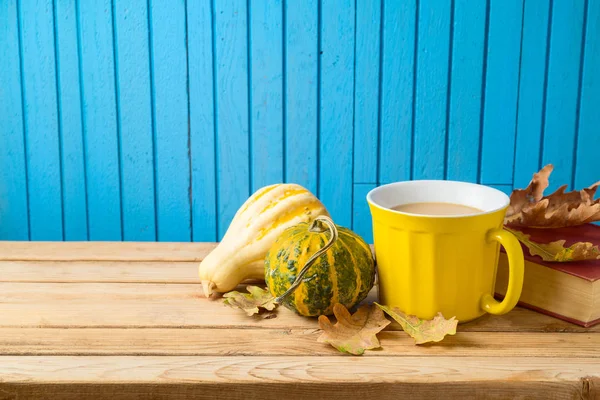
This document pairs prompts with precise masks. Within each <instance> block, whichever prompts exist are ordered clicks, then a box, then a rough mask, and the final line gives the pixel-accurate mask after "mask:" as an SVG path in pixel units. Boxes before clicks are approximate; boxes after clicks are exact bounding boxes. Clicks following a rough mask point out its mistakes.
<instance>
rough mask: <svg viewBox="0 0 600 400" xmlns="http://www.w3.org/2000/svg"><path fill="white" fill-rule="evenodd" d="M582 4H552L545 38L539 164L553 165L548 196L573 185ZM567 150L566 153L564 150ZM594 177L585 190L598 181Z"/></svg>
mask: <svg viewBox="0 0 600 400" xmlns="http://www.w3.org/2000/svg"><path fill="white" fill-rule="evenodd" d="M585 3H586V2H585V1H584V0H577V1H569V2H564V3H563V2H560V1H556V2H553V3H552V10H551V12H550V15H551V17H550V18H551V21H550V24H551V27H552V30H551V33H550V36H549V38H548V40H549V41H550V43H549V47H548V51H549V54H548V58H547V66H546V68H547V72H546V102H545V110H544V111H545V113H544V122H543V128H542V129H543V130H542V132H543V133H542V140H541V142H542V143H541V148H542V152H541V155H542V159H541V162H542V165H545V164H549V163H552V164H553V165H554V171H553V173H552V180H551V181H550V186H548V189H546V192H547V193H552V192H553V191H554V190H556V189H557V188H558V187H559V186H561V185H564V184H568V185H569V188H571V185H572V177H573V168H575V163H576V162H577V160H576V159H575V158H574V154H575V152H574V151H571V149H572V148H574V147H575V143H576V142H575V140H576V136H577V122H578V121H577V118H578V116H579V112H580V110H579V106H580V103H579V100H580V95H581V89H580V88H581V83H582V82H581V77H580V71H581V69H580V68H581V66H580V64H581V61H582V56H581V51H582V45H581V44H582V33H583V24H584V18H585V12H586V10H585ZM566 149H568V150H566ZM597 179H598V178H597V174H596V177H594V178H593V180H592V181H591V182H589V183H586V184H585V187H587V186H588V185H591V184H592V183H594V182H595V181H596V180H597Z"/></svg>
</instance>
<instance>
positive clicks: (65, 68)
mask: <svg viewBox="0 0 600 400" xmlns="http://www.w3.org/2000/svg"><path fill="white" fill-rule="evenodd" d="M76 7H77V4H76V2H75V1H55V2H54V30H55V35H56V36H55V40H56V63H57V75H56V81H57V82H56V83H57V88H58V117H59V124H60V125H59V126H60V132H59V134H60V143H61V152H60V153H61V157H62V158H61V168H62V171H61V173H62V180H63V182H68V183H69V184H68V185H63V187H62V208H63V224H64V240H87V238H88V235H87V226H88V225H87V216H86V213H87V201H86V189H85V154H84V151H83V149H84V147H83V137H82V135H81V131H82V127H83V125H82V124H83V121H82V104H81V86H80V83H81V80H80V74H81V71H80V70H79V53H78V47H77V46H78V45H77V43H78V32H77V18H76ZM2 54H6V53H4V52H3V53H2ZM2 170H3V171H6V170H5V169H2ZM7 174H10V172H7ZM9 214H10V213H9ZM9 226H11V225H10V224H9ZM0 229H1V228H0ZM0 239H2V236H1V235H0ZM12 239H13V240H17V239H18V237H13V238H12ZM54 239H58V238H54Z"/></svg>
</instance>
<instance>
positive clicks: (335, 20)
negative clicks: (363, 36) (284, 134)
mask: <svg viewBox="0 0 600 400" xmlns="http://www.w3.org/2000/svg"><path fill="white" fill-rule="evenodd" d="M355 12H356V10H355V2H354V0H345V1H342V2H334V1H323V2H322V4H321V20H322V22H321V49H320V52H319V54H320V56H321V71H320V72H321V77H320V93H319V96H320V110H319V111H320V120H319V122H320V126H319V187H318V196H319V198H320V199H321V201H322V202H323V204H324V205H325V207H327V209H328V211H329V213H330V214H331V217H332V218H333V219H334V220H335V222H336V223H337V224H339V225H341V226H346V227H349V226H351V225H352V203H351V201H349V200H350V199H352V175H353V174H352V168H353V167H352V151H353V140H352V138H353V129H354V126H353V121H354V119H353V114H354V39H355V38H354V35H355V32H354V19H355Z"/></svg>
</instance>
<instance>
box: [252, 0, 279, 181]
mask: <svg viewBox="0 0 600 400" xmlns="http://www.w3.org/2000/svg"><path fill="white" fill-rule="evenodd" d="M248 7H249V12H248V14H249V21H248V24H249V26H250V29H249V35H250V36H249V38H248V43H249V44H250V49H249V52H250V56H249V59H250V64H249V72H250V79H251V81H250V88H251V89H250V106H249V107H250V143H251V146H250V149H251V151H250V166H251V170H250V171H251V176H250V181H251V185H250V189H251V191H252V192H254V191H256V190H258V189H260V188H261V187H263V186H267V185H271V184H273V183H281V182H283V180H284V176H283V175H284V171H283V165H284V163H283V135H284V132H283V80H284V78H283V20H282V19H283V10H282V1H281V0H274V1H268V2H267V1H262V0H250V1H249V6H248Z"/></svg>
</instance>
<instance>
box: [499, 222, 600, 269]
mask: <svg viewBox="0 0 600 400" xmlns="http://www.w3.org/2000/svg"><path fill="white" fill-rule="evenodd" d="M508 230H509V231H510V232H512V233H513V234H514V235H515V236H516V237H517V239H519V241H520V242H521V243H523V244H524V245H525V246H526V247H527V248H528V249H529V254H531V255H532V256H540V257H542V260H544V261H552V262H568V261H583V260H598V259H600V249H599V248H598V246H594V244H593V243H590V242H577V243H574V244H572V245H571V246H569V247H565V240H557V241H555V242H550V243H537V242H534V241H532V240H531V239H530V235H527V234H526V233H523V232H520V231H517V230H514V229H508Z"/></svg>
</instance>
